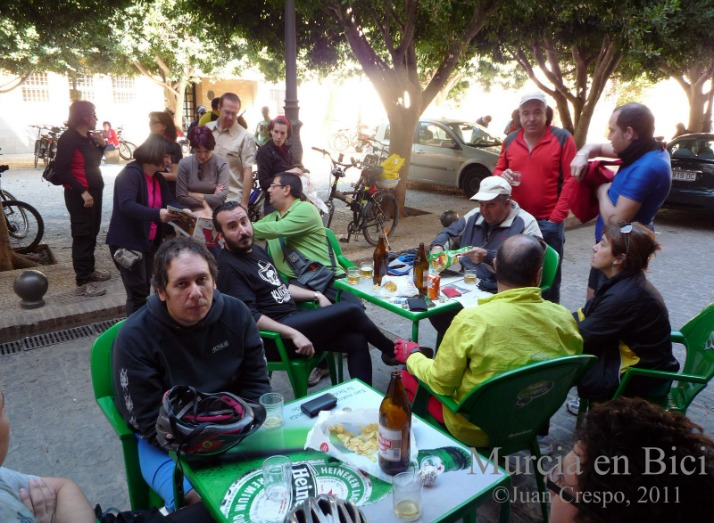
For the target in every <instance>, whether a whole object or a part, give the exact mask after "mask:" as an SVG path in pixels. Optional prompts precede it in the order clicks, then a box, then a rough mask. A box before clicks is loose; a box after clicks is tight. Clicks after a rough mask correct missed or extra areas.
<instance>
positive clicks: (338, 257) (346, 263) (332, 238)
mask: <svg viewBox="0 0 714 523" xmlns="http://www.w3.org/2000/svg"><path fill="white" fill-rule="evenodd" d="M325 234H327V241H328V242H330V246H331V247H332V250H333V251H334V253H335V261H336V262H337V264H338V265H339V266H340V267H342V268H343V269H345V270H347V268H348V267H354V266H355V264H354V263H352V262H351V261H350V260H349V259H348V258H347V257H346V256H345V255H344V254H342V247H341V246H340V240H338V239H337V236H336V235H335V232H334V231H333V230H332V229H328V228H325Z"/></svg>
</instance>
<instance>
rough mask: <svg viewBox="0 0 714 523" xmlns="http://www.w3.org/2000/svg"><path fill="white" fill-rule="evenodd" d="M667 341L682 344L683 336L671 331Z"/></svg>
mask: <svg viewBox="0 0 714 523" xmlns="http://www.w3.org/2000/svg"><path fill="white" fill-rule="evenodd" d="M669 339H670V340H672V343H684V342H685V338H684V334H682V333H681V332H679V331H672V333H671V334H670V335H669Z"/></svg>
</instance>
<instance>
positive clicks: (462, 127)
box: [450, 122, 501, 147]
mask: <svg viewBox="0 0 714 523" xmlns="http://www.w3.org/2000/svg"><path fill="white" fill-rule="evenodd" d="M450 127H451V130H452V131H453V132H454V133H456V135H458V136H459V138H461V140H462V141H463V142H464V143H465V144H467V145H471V146H473V147H492V146H494V145H501V140H499V139H498V138H496V137H495V136H493V135H491V134H489V133H488V132H487V131H485V130H484V129H482V128H480V127H476V126H474V125H471V124H469V123H465V122H464V123H453V124H451V125H450Z"/></svg>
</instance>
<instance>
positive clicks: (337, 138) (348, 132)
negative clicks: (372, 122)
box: [330, 125, 374, 153]
mask: <svg viewBox="0 0 714 523" xmlns="http://www.w3.org/2000/svg"><path fill="white" fill-rule="evenodd" d="M373 136H374V132H369V128H368V127H367V126H366V125H362V126H360V127H359V129H358V130H357V131H353V130H352V129H338V130H337V132H336V133H335V134H333V135H332V136H331V137H330V148H331V149H332V150H334V151H338V152H344V151H345V150H347V148H348V147H350V146H352V147H354V150H355V152H358V153H361V152H362V151H363V150H364V149H365V147H366V146H367V145H368V143H369V140H371V139H372V137H373Z"/></svg>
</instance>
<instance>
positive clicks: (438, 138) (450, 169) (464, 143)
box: [376, 119, 501, 198]
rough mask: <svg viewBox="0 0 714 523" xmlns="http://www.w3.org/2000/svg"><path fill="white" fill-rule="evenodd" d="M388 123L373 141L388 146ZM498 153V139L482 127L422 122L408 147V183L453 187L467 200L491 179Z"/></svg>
mask: <svg viewBox="0 0 714 523" xmlns="http://www.w3.org/2000/svg"><path fill="white" fill-rule="evenodd" d="M389 134H390V129H389V124H383V125H380V126H379V128H378V129H377V135H376V138H377V140H379V141H380V142H382V143H389ZM500 153H501V140H500V139H499V138H496V137H495V136H493V135H492V134H490V133H489V132H488V130H487V129H486V128H485V127H481V126H480V125H478V124H475V123H469V122H463V121H461V120H445V119H439V120H432V119H422V120H420V121H419V124H418V125H417V130H416V133H414V143H413V145H412V159H411V164H410V166H409V180H410V181H413V182H423V183H433V184H438V185H445V186H447V187H457V188H459V189H461V190H463V191H464V193H465V194H466V196H468V197H469V198H470V197H471V196H473V195H474V194H476V192H477V191H478V187H479V184H480V183H481V180H483V179H484V178H485V177H487V176H491V173H492V172H493V169H494V168H495V167H496V161H497V160H498V156H499V154H500Z"/></svg>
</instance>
